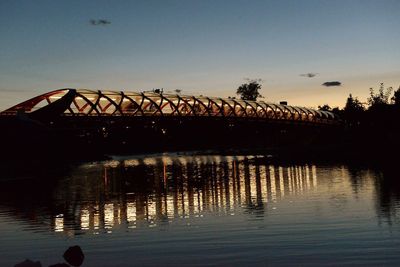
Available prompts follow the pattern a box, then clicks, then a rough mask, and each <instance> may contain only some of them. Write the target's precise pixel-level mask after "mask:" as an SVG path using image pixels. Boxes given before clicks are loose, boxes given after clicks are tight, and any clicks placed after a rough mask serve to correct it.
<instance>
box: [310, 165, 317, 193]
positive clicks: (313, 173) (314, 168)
mask: <svg viewBox="0 0 400 267" xmlns="http://www.w3.org/2000/svg"><path fill="white" fill-rule="evenodd" d="M311 171H312V181H313V187H314V188H316V187H317V167H316V166H315V165H313V166H312V167H311Z"/></svg>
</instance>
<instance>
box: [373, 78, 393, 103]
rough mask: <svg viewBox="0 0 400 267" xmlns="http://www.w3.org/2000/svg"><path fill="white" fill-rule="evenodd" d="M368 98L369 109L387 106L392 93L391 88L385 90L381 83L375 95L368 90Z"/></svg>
mask: <svg viewBox="0 0 400 267" xmlns="http://www.w3.org/2000/svg"><path fill="white" fill-rule="evenodd" d="M369 90H370V97H369V98H368V105H369V108H376V107H379V106H384V105H388V104H389V99H390V94H391V93H392V91H393V88H392V87H389V88H386V89H385V87H384V85H383V83H381V85H380V87H379V91H378V92H377V93H375V92H374V89H373V88H370V89H369Z"/></svg>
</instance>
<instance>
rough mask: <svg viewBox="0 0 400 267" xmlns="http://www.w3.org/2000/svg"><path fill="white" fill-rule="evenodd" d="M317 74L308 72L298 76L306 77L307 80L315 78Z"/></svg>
mask: <svg viewBox="0 0 400 267" xmlns="http://www.w3.org/2000/svg"><path fill="white" fill-rule="evenodd" d="M317 74H318V73H315V72H309V73H303V74H300V76H302V77H307V78H313V77H315V76H317Z"/></svg>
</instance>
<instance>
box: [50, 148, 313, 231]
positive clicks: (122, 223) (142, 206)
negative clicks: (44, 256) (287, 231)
mask: <svg viewBox="0 0 400 267" xmlns="http://www.w3.org/2000/svg"><path fill="white" fill-rule="evenodd" d="M258 160H259V159H258V158H257V157H221V156H204V157H202V156H198V157H156V158H145V159H130V160H121V161H109V162H105V163H104V164H101V165H95V166H90V165H86V166H83V167H81V168H79V169H77V170H75V173H73V174H72V175H71V177H69V178H68V179H67V180H65V181H61V183H64V182H65V183H70V184H69V185H67V186H59V188H57V189H56V194H55V195H56V196H57V201H56V202H57V203H58V205H60V206H61V207H63V209H61V210H60V209H58V210H59V211H60V213H59V214H57V215H56V216H53V218H52V223H51V227H52V230H54V231H56V232H65V233H67V234H75V233H76V231H79V232H80V231H84V232H92V233H100V232H110V231H113V230H118V229H132V228H140V227H155V226H160V225H168V224H170V223H179V222H180V221H182V222H183V223H184V222H185V221H188V220H189V221H190V220H196V219H197V218H201V217H203V216H215V215H236V213H237V212H238V213H241V212H247V211H249V212H252V213H254V215H255V216H257V214H260V213H261V214H263V213H264V212H265V210H267V209H274V203H276V202H279V201H280V200H282V199H284V198H285V197H288V196H291V195H299V194H302V193H305V192H306V191H309V190H313V189H315V188H316V187H317V186H318V179H317V174H316V173H317V170H316V167H315V166H314V165H302V166H299V165H296V166H284V167H283V166H274V165H269V164H268V163H260V162H255V161H258ZM70 190H72V191H70ZM62 210H63V211H62ZM61 211H62V212H61ZM262 216H263V215H262Z"/></svg>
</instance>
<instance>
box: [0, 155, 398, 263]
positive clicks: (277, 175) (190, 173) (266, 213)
mask: <svg viewBox="0 0 400 267" xmlns="http://www.w3.org/2000/svg"><path fill="white" fill-rule="evenodd" d="M4 168H5V167H3V169H4ZM24 168H26V167H24V165H23V163H21V166H20V169H24ZM29 168H31V169H29V170H25V171H24V172H21V171H20V170H19V171H18V170H16V171H11V170H10V169H7V170H3V175H2V179H1V182H0V243H1V246H0V255H1V257H0V266H13V265H14V264H16V263H18V262H21V261H23V260H24V259H26V258H29V259H31V260H35V261H37V260H39V261H41V263H42V265H43V266H48V265H50V264H54V263H58V262H63V258H62V254H63V252H64V251H65V250H66V248H68V247H69V246H73V245H79V246H81V248H82V250H83V252H84V253H85V262H84V264H83V265H82V266H155V265H156V266H159V265H162V266H182V265H190V266H192V265H201V266H204V265H208V266H215V265H229V266H232V265H246V266H248V265H256V266H265V265H268V266H293V265H296V266H321V265H322V266H337V265H360V266H365V265H371V266H377V265H379V266H382V265H385V266H396V265H397V266H398V265H399V264H400V217H399V214H400V182H398V181H397V180H398V178H399V177H398V172H397V173H396V172H395V171H384V170H379V169H372V168H368V167H363V166H352V165H346V164H343V163H332V162H330V163H318V162H311V161H310V162H308V161H307V160H299V161H298V162H293V161H290V162H289V161H288V162H282V161H279V162H278V161H276V160H274V159H273V158H270V157H266V156H263V155H236V156H225V155H215V154H193V153H184V154H176V153H175V154H153V155H137V156H130V157H114V158H113V159H110V160H106V161H99V162H90V163H82V164H74V165H67V166H62V167H59V166H54V164H53V165H51V164H50V165H46V164H43V166H40V167H37V168H34V167H29Z"/></svg>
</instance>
